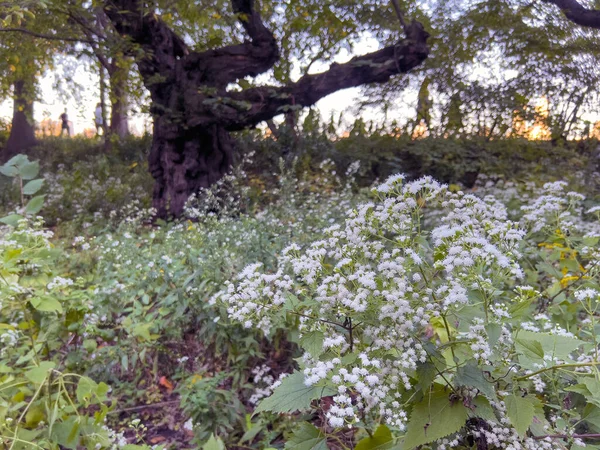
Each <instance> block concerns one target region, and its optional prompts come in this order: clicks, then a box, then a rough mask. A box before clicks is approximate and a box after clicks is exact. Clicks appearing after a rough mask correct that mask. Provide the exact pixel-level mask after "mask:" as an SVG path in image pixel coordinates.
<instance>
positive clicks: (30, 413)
mask: <svg viewBox="0 0 600 450" xmlns="http://www.w3.org/2000/svg"><path fill="white" fill-rule="evenodd" d="M45 418H46V414H45V409H44V407H43V406H42V405H34V406H32V407H31V408H29V409H28V410H27V414H25V423H26V424H27V426H28V427H30V428H35V427H37V426H38V424H39V423H40V422H41V421H42V420H44V419H45Z"/></svg>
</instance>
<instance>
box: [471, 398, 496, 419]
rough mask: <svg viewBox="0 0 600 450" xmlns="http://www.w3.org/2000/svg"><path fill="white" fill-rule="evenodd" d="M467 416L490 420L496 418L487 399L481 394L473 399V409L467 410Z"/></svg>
mask: <svg viewBox="0 0 600 450" xmlns="http://www.w3.org/2000/svg"><path fill="white" fill-rule="evenodd" d="M469 417H479V418H481V419H484V420H489V421H492V422H496V421H497V420H498V419H497V417H496V414H495V413H494V408H492V405H490V402H489V400H488V399H487V398H485V397H483V396H482V395H478V396H477V397H475V398H474V399H473V409H471V410H470V411H469Z"/></svg>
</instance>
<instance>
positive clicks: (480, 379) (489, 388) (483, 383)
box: [454, 362, 497, 400]
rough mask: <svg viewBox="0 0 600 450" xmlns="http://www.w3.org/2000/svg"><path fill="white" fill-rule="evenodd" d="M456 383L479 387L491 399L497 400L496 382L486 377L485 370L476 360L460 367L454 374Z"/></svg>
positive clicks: (457, 384)
mask: <svg viewBox="0 0 600 450" xmlns="http://www.w3.org/2000/svg"><path fill="white" fill-rule="evenodd" d="M454 384H455V385H456V386H466V387H470V388H475V389H478V390H479V392H481V393H482V394H483V395H485V396H486V397H487V398H489V399H490V400H497V398H496V390H495V389H494V383H491V382H489V381H488V380H486V379H485V376H484V375H483V372H482V371H481V369H480V368H479V367H477V365H476V364H475V363H474V362H469V363H467V364H465V365H464V366H461V367H459V368H458V370H457V371H456V375H455V376H454Z"/></svg>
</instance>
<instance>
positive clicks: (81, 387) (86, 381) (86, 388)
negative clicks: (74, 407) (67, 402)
mask: <svg viewBox="0 0 600 450" xmlns="http://www.w3.org/2000/svg"><path fill="white" fill-rule="evenodd" d="M97 389H98V384H97V383H96V382H95V381H94V380H92V379H91V378H88V377H81V378H80V379H79V383H77V390H76V391H75V394H76V395H77V401H79V403H90V402H91V400H92V398H93V397H94V393H95V392H96V390H97Z"/></svg>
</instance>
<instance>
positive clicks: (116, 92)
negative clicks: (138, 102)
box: [109, 57, 129, 139]
mask: <svg viewBox="0 0 600 450" xmlns="http://www.w3.org/2000/svg"><path fill="white" fill-rule="evenodd" d="M122 63H123V61H122V57H113V58H112V61H111V65H110V70H109V77H110V80H109V81H110V101H111V111H110V131H111V134H112V135H116V136H118V137H119V139H124V138H126V137H127V136H128V135H129V122H128V120H127V112H128V102H127V72H128V69H126V68H123V67H121V66H120V64H122Z"/></svg>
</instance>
